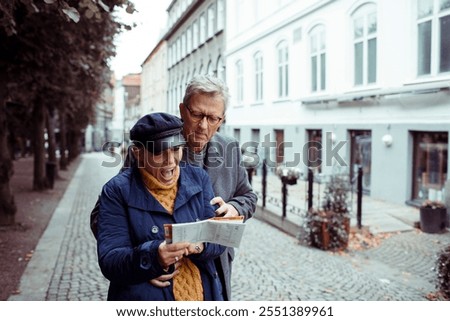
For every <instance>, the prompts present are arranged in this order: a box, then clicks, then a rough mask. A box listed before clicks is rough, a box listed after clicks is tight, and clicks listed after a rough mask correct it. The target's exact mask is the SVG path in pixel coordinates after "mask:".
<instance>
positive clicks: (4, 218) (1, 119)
mask: <svg viewBox="0 0 450 321" xmlns="http://www.w3.org/2000/svg"><path fill="white" fill-rule="evenodd" d="M0 87H4V86H0ZM0 90H1V89H0ZM13 168H14V167H13V162H12V161H11V157H10V155H9V148H8V130H7V126H6V114H5V93H4V92H3V91H2V92H0V225H12V224H14V221H15V214H16V210H17V208H16V203H15V202H14V195H13V193H12V191H11V186H10V184H9V182H10V180H11V176H12V175H13V173H14V169H13Z"/></svg>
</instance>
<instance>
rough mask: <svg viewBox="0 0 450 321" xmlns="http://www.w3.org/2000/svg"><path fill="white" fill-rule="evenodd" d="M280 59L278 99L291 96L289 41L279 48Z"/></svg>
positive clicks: (281, 44)
mask: <svg viewBox="0 0 450 321" xmlns="http://www.w3.org/2000/svg"><path fill="white" fill-rule="evenodd" d="M277 57H278V97H287V95H288V94H289V48H288V44H287V41H282V42H280V43H279V44H278V46H277Z"/></svg>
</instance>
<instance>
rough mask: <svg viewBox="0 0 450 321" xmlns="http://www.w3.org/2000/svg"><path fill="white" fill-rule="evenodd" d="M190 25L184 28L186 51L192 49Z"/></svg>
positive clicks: (188, 51)
mask: <svg viewBox="0 0 450 321" xmlns="http://www.w3.org/2000/svg"><path fill="white" fill-rule="evenodd" d="M191 29H192V28H191V26H189V27H188V28H187V30H186V50H187V53H190V52H191V51H192V30H191Z"/></svg>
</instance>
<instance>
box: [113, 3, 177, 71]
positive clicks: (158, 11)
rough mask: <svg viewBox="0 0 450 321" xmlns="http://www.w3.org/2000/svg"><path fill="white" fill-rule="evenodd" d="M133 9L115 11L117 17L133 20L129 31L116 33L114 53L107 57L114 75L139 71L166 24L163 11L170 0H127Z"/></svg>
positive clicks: (165, 14)
mask: <svg viewBox="0 0 450 321" xmlns="http://www.w3.org/2000/svg"><path fill="white" fill-rule="evenodd" d="M131 1H132V2H133V3H134V5H135V9H136V10H137V12H134V13H133V14H128V13H126V12H125V8H123V10H121V11H120V12H118V13H117V14H118V16H119V17H120V21H123V22H127V23H128V24H133V23H135V24H136V27H135V28H133V29H132V30H130V31H123V32H121V33H120V34H119V35H118V36H116V39H115V44H116V52H117V54H116V56H115V57H113V58H112V59H111V61H110V66H111V69H112V70H113V71H114V74H115V78H116V79H121V78H122V77H123V76H125V75H126V74H129V73H139V72H141V71H142V67H141V64H142V63H143V62H144V60H145V58H147V56H148V55H149V54H150V52H151V51H152V50H153V48H154V47H155V46H156V44H157V43H158V41H159V40H160V38H161V36H162V32H163V31H165V30H166V26H167V11H166V9H167V8H168V6H169V5H170V3H171V1H172V0H131Z"/></svg>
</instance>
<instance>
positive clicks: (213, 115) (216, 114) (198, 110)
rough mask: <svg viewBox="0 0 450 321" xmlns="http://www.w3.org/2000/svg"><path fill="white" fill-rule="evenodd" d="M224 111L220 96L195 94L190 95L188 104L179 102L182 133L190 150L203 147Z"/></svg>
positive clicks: (222, 117)
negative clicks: (182, 123) (182, 122)
mask: <svg viewBox="0 0 450 321" xmlns="http://www.w3.org/2000/svg"><path fill="white" fill-rule="evenodd" d="M224 112H225V106H224V104H223V100H222V99H221V98H220V97H213V96H208V95H201V94H197V95H193V96H192V97H191V99H190V102H189V105H188V106H186V105H184V104H183V103H181V104H180V115H181V118H182V119H183V121H184V126H183V134H184V137H185V138H186V141H187V143H188V147H189V148H190V149H191V150H193V151H194V152H199V151H201V150H202V149H203V147H204V146H205V145H206V144H207V143H208V142H209V140H210V139H211V137H212V136H213V135H214V134H215V133H216V132H217V130H218V129H219V127H220V125H221V124H222V122H223V119H224Z"/></svg>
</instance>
